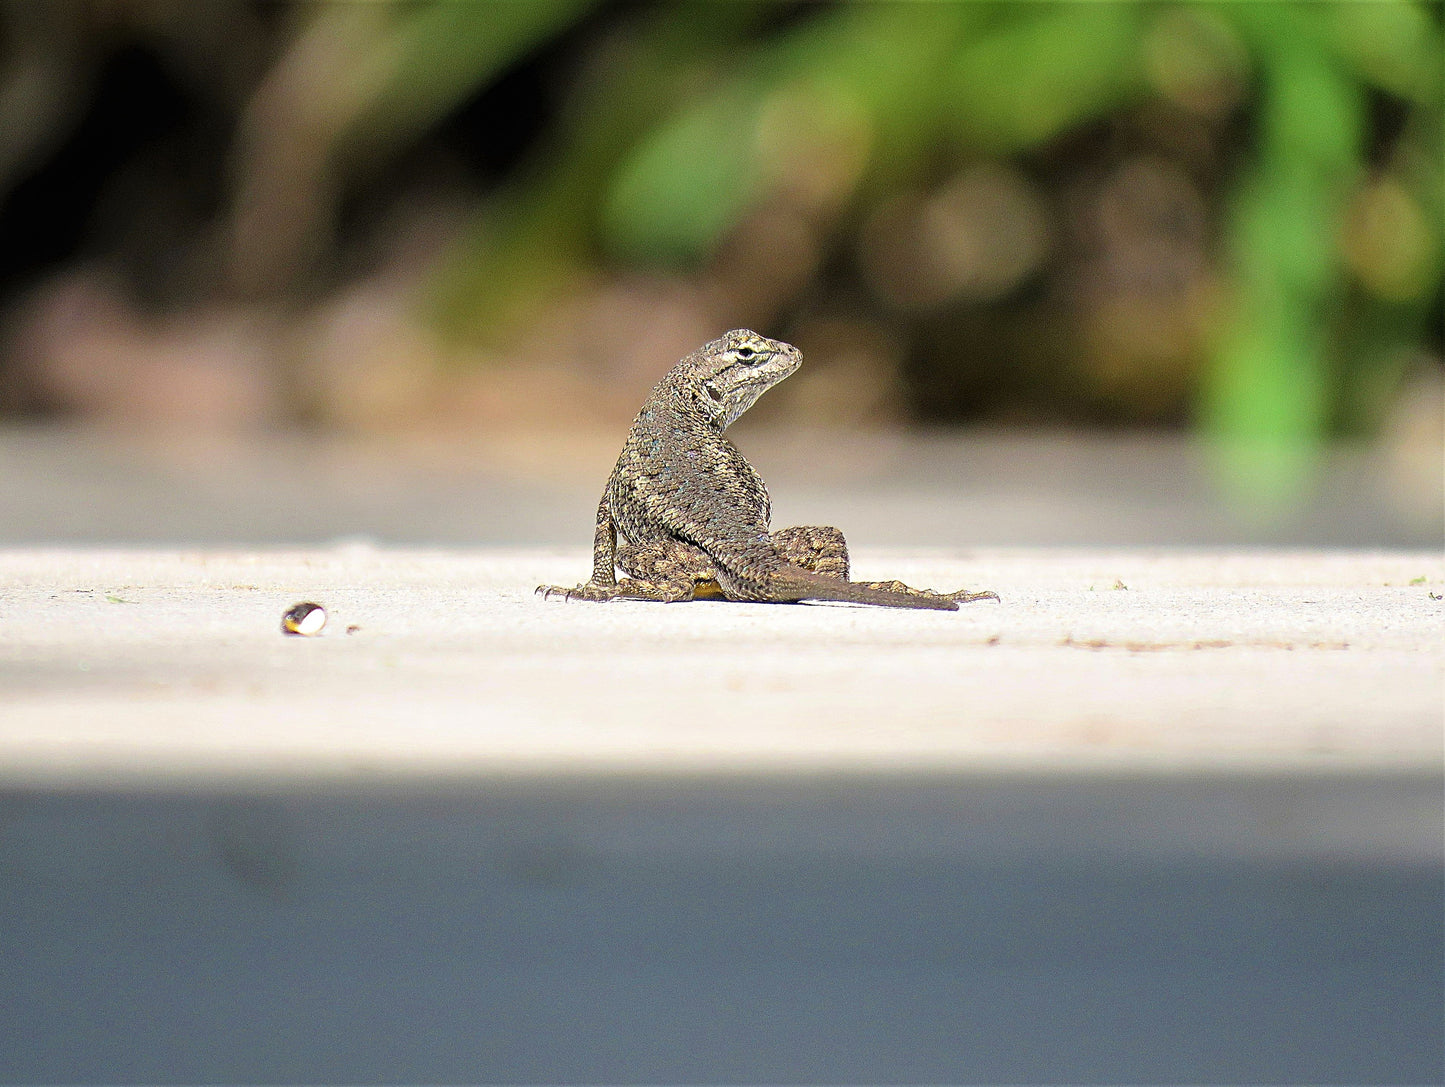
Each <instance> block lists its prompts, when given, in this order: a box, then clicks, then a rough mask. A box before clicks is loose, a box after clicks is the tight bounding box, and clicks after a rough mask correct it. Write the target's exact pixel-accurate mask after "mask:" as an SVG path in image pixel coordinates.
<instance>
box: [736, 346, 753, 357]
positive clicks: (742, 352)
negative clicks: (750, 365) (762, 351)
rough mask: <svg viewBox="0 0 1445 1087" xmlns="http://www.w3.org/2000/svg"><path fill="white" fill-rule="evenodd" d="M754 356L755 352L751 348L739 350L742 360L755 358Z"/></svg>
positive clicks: (738, 353)
mask: <svg viewBox="0 0 1445 1087" xmlns="http://www.w3.org/2000/svg"><path fill="white" fill-rule="evenodd" d="M753 354H754V352H753V349H752V348H751V347H739V348H738V350H737V356H738V358H740V359H750V358H752V357H753Z"/></svg>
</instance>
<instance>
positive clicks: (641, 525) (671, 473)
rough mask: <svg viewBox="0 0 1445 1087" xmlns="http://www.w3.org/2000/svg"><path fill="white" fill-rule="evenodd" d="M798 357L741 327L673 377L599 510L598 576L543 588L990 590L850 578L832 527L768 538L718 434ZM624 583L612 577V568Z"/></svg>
mask: <svg viewBox="0 0 1445 1087" xmlns="http://www.w3.org/2000/svg"><path fill="white" fill-rule="evenodd" d="M802 361H803V355H802V352H801V351H799V350H798V349H797V348H796V347H794V346H793V345H792V344H787V343H782V342H780V341H778V340H770V339H768V338H767V337H766V336H759V335H758V334H757V333H756V332H750V331H749V330H747V329H736V330H734V331H732V332H729V333H728V334H727V335H725V336H722V337H721V338H719V339H716V340H713V341H712V342H711V343H707V344H704V345H703V346H702V347H700V348H698V349H697V350H696V351H694V352H693V353H692V354H690V355H688V356H686V357H685V358H683V359H682V361H680V362H679V363H678V364H677V365H676V366H674V367H673V368H672V370H670V371H669V372H668V374H667V376H666V377H664V378H663V379H662V380H661V381H659V382H658V383H657V385H656V387H654V388H653V390H652V393H651V395H649V396H648V398H647V401H646V403H644V404H643V405H642V410H641V411H640V412H638V414H637V418H636V419H635V420H634V421H633V423H632V429H631V430H630V431H629V432H628V435H627V442H626V444H625V445H624V446H623V447H622V455H621V456H620V457H618V458H617V466H616V467H615V468H613V469H612V475H611V476H609V477H608V479H607V487H606V489H605V490H604V491H603V492H602V501H601V502H600V503H598V506H597V535H596V539H595V541H594V543H593V546H592V577H591V578H590V579H589V580H588V581H587V582H585V583H584V584H582V585H578V586H576V587H575V588H571V589H568V588H564V587H561V586H556V585H539V586H537V591H538V592H539V593H541V594H542V595H543V596H544V597H548V596H551V595H553V594H554V593H556V594H560V595H562V596H564V597H566V598H567V599H569V600H621V599H625V600H660V601H669V602H671V601H678V600H696V599H702V598H707V597H714V598H715V597H719V596H720V597H723V598H725V599H728V600H745V601H753V602H758V603H769V604H785V603H797V602H798V601H800V600H841V601H849V602H852V603H855V604H877V605H880V606H883V607H894V608H936V609H940V610H945V611H954V610H957V608H958V605H959V604H960V603H967V602H969V601H972V600H997V599H998V596H997V594H995V593H992V592H968V591H967V590H963V589H960V590H958V591H957V592H953V593H935V592H933V591H932V590H930V589H914V588H910V587H909V586H907V585H905V584H903V583H902V582H901V581H849V580H848V545H847V543H846V542H845V540H844V539H843V533H841V532H840V531H838V529H836V528H832V527H829V526H815V527H805V528H785V529H781V530H780V531H777V532H770V531H769V530H768V519H769V516H770V513H771V508H770V500H769V498H768V489H767V486H766V485H765V484H764V483H763V479H762V476H760V475H758V472H757V470H756V469H755V468H754V467H753V466H752V465H751V464H749V463H748V462H747V460H746V459H745V458H744V457H743V455H742V454H741V453H740V452H738V449H737V447H736V446H735V445H733V443H732V442H731V441H729V440H728V438H727V436H726V435H724V434H723V431H724V430H725V429H726V428H727V427H728V426H729V425H730V424H731V423H733V422H734V421H736V419H737V418H738V416H740V415H742V413H743V412H745V411H747V410H748V408H750V407H752V405H753V403H754V402H755V401H756V400H757V399H758V397H759V396H761V395H762V394H763V393H764V392H766V391H767V390H768V389H770V388H772V387H773V386H774V385H776V384H777V383H778V382H780V381H782V380H783V379H784V378H785V377H787V376H788V375H789V374H791V373H793V372H794V371H795V370H797V369H798V367H799V366H800V365H801V364H802ZM618 567H621V568H622V570H623V572H624V573H625V574H626V575H627V576H626V577H625V578H623V579H622V580H621V581H619V580H618V579H617V568H618Z"/></svg>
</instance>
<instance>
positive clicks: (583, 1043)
mask: <svg viewBox="0 0 1445 1087" xmlns="http://www.w3.org/2000/svg"><path fill="white" fill-rule="evenodd" d="M740 444H743V445H744V448H745V449H746V450H747V451H748V453H749V454H750V456H751V457H752V459H754V461H755V463H757V464H758V467H759V468H760V470H761V471H762V472H763V474H764V475H765V477H766V478H768V480H769V482H770V484H771V485H772V488H773V491H774V498H775V503H776V523H778V524H787V523H798V522H808V521H813V522H816V521H826V522H828V523H833V524H838V525H840V526H841V527H843V528H844V530H845V532H847V533H848V535H849V537H850V539H851V540H853V541H854V543H855V548H856V554H855V570H856V573H857V574H858V575H859V576H862V577H890V576H898V577H902V578H904V579H905V580H908V581H911V582H913V583H915V584H925V585H932V586H935V587H949V588H952V587H956V586H958V585H968V586H970V587H988V588H993V589H996V590H997V591H998V592H999V593H1000V595H1001V596H1002V598H1003V602H1002V604H999V605H995V604H991V603H983V604H975V605H970V606H967V607H966V608H965V609H964V610H962V611H961V612H959V613H957V614H949V613H916V614H915V613H908V612H897V611H891V610H884V609H870V608H853V607H840V606H803V607H768V606H759V605H729V604H721V603H699V604H694V605H688V606H670V607H669V606H657V605H646V604H615V605H609V606H606V607H598V606H590V605H583V604H568V603H563V602H561V601H556V600H553V601H545V602H544V601H542V600H540V599H538V598H536V597H534V596H533V595H532V592H531V590H532V587H533V586H534V585H535V584H537V583H538V582H543V581H546V582H558V583H563V584H570V583H573V582H575V581H577V580H579V579H581V578H582V577H583V576H584V575H585V573H586V571H587V568H588V562H589V556H588V547H589V544H590V533H591V515H592V508H593V505H594V503H595V501H596V497H597V490H598V487H599V485H600V481H601V478H602V475H603V474H605V472H606V470H607V468H608V467H609V465H610V461H611V458H612V457H613V456H615V453H616V449H615V436H613V437H612V438H611V439H610V440H609V441H603V440H601V439H598V440H597V441H595V442H594V441H593V440H592V439H591V438H590V437H588V436H586V435H577V436H574V437H573V438H572V439H571V440H570V443H568V442H562V443H551V442H545V443H543V442H538V443H537V444H535V445H532V446H528V445H527V444H526V443H525V442H518V443H514V444H512V445H505V444H503V445H492V446H489V447H487V448H486V449H483V450H480V451H478V452H477V453H476V455H475V457H474V458H469V457H467V456H462V455H460V454H458V453H457V451H456V450H454V449H452V450H442V449H428V448H424V447H419V446H415V445H413V446H408V447H405V448H401V447H398V448H397V449H394V450H388V451H385V452H378V451H377V450H376V447H375V446H372V447H369V448H349V447H347V446H345V445H341V444H336V443H323V444H317V443H307V442H300V441H296V440H277V441H276V442H270V443H266V445H265V446H264V447H262V446H250V447H245V446H231V445H227V444H225V443H222V442H219V441H218V442H214V443H206V442H193V443H191V444H189V445H179V446H178V445H175V444H174V443H173V444H171V445H170V446H169V447H168V448H166V449H164V450H163V449H162V446H161V444H160V443H156V444H155V445H148V444H147V443H146V442H144V441H141V440H138V439H122V438H119V437H116V436H111V437H108V438H101V437H95V436H92V437H90V438H88V439H84V440H80V441H78V440H76V439H75V438H74V437H73V436H65V435H57V434H53V433H48V432H44V431H39V432H24V431H11V432H8V433H5V434H4V435H0V509H3V510H4V511H5V512H4V517H3V519H0V774H3V777H4V779H5V780H4V787H3V792H0V870H3V872H4V878H3V879H0V929H3V931H4V932H5V940H4V941H3V942H0V1007H4V1008H5V1009H6V1014H5V1015H4V1016H3V1017H0V1078H3V1079H5V1080H6V1081H12V1082H15V1081H26V1082H61V1081H64V1082H72V1083H75V1082H97V1081H107V1082H175V1081H192V1082H195V1081H206V1082H240V1081H251V1082H297V1081H303V1080H304V1081H321V1080H334V1081H345V1082H357V1083H362V1082H396V1081H416V1082H437V1081H442V1080H445V1081H452V1082H482V1081H509V1082H578V1081H590V1082H657V1081H664V1080H666V1081H676V1082H705V1081H711V1082H742V1081H748V1082H760V1081H774V1082H818V1081H831V1082H857V1081H872V1082H883V1081H888V1082H923V1081H927V1082H959V1081H993V1082H1059V1081H1071V1082H1098V1083H1104V1082H1145V1081H1149V1082H1235V1083H1245V1082H1249V1083H1257V1082H1276V1083H1305V1082H1310V1083H1345V1082H1351V1083H1426V1082H1440V1081H1441V1079H1442V1076H1445V1041H1442V1028H1441V1023H1442V1021H1445V992H1442V970H1441V963H1442V961H1445V941H1442V933H1445V901H1442V889H1445V857H1442V851H1445V846H1442V830H1445V800H1442V794H1445V787H1442V727H1445V720H1442V717H1445V636H1442V635H1445V601H1442V600H1439V599H1437V598H1438V597H1445V554H1442V548H1441V539H1440V524H1439V520H1438V517H1437V515H1436V514H1435V513H1434V509H1433V507H1432V505H1431V503H1432V502H1435V501H1436V497H1435V496H1438V494H1439V490H1440V488H1439V485H1438V477H1437V479H1436V481H1435V484H1434V488H1435V489H1434V491H1433V493H1432V492H1430V491H1429V490H1428V487H1429V485H1430V483H1429V480H1426V482H1425V487H1426V490H1425V491H1424V492H1423V493H1425V495H1426V496H1427V497H1426V499H1425V500H1424V501H1416V502H1414V503H1413V504H1412V501H1411V500H1410V497H1409V496H1410V493H1411V491H1412V488H1411V487H1409V486H1404V487H1401V486H1400V485H1399V478H1398V476H1392V475H1390V474H1389V473H1388V472H1384V471H1382V470H1381V468H1380V465H1379V464H1378V463H1377V462H1376V461H1374V460H1372V459H1371V458H1369V457H1366V456H1363V455H1349V454H1341V455H1340V456H1339V457H1337V458H1335V459H1333V460H1332V461H1330V462H1329V463H1327V464H1326V465H1325V467H1324V469H1323V471H1322V474H1321V477H1320V484H1319V487H1318V488H1317V490H1316V491H1315V492H1314V493H1313V495H1312V496H1311V497H1308V498H1307V499H1306V500H1305V501H1303V502H1302V503H1301V504H1300V506H1299V507H1297V508H1293V509H1282V510H1277V511H1275V516H1274V517H1273V519H1271V520H1264V519H1261V518H1260V517H1259V516H1258V515H1254V516H1246V515H1243V514H1239V513H1236V512H1232V510H1231V507H1229V506H1228V505H1227V504H1226V503H1225V502H1224V501H1223V500H1222V499H1221V498H1220V497H1219V496H1218V495H1217V493H1216V492H1214V491H1213V489H1212V487H1211V485H1210V484H1209V475H1208V471H1207V465H1204V464H1203V463H1202V462H1201V461H1200V460H1199V458H1198V457H1197V456H1196V455H1195V454H1194V453H1192V452H1191V451H1190V450H1189V449H1188V448H1186V447H1183V446H1180V445H1178V444H1173V443H1170V442H1167V441H1158V442H1133V441H1118V442H1107V441H1094V442H1078V441H1070V440H1066V439H1062V438H1061V439H1058V440H1056V441H1053V442H1052V443H1051V442H1049V441H1043V442H1023V441H1018V442H1014V443H1012V444H1011V443H1010V441H1009V440H1008V439H1007V438H987V439H985V438H949V437H945V436H935V437H933V438H926V437H925V438H918V439H914V438H892V437H883V436H873V437H869V438H860V439H857V440H855V441H852V442H847V443H838V442H834V443H832V444H829V443H828V442H819V441H812V442H802V443H800V444H799V443H796V442H795V439H791V438H789V439H784V438H774V437H770V436H768V435H763V434H757V435H753V436H752V437H750V438H748V439H746V440H744V439H742V438H740ZM543 449H545V450H550V452H549V453H545V454H543V453H540V452H539V450H543ZM480 464H486V465H488V467H487V468H486V469H481V468H478V467H477V465H480ZM1392 480H1394V482H1391V481H1392ZM1402 496H1403V497H1402ZM1417 497H1418V494H1417ZM1432 518H1433V520H1432ZM307 599H311V600H316V601H319V602H321V603H323V604H324V605H326V606H327V608H328V609H329V610H330V616H331V618H330V622H329V624H328V626H327V627H326V629H325V631H324V632H323V634H322V636H320V637H318V638H314V639H303V638H287V637H283V636H282V634H281V633H280V630H279V623H280V617H281V613H282V612H283V611H284V610H285V609H286V608H287V607H288V606H289V605H291V604H293V603H296V602H297V601H300V600H307ZM353 628H354V629H353Z"/></svg>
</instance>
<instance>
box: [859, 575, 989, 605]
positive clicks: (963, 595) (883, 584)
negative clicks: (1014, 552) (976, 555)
mask: <svg viewBox="0 0 1445 1087" xmlns="http://www.w3.org/2000/svg"><path fill="white" fill-rule="evenodd" d="M861 584H864V585H867V586H868V587H869V588H870V589H885V590H887V591H888V592H890V593H906V594H907V595H908V596H937V597H942V598H943V599H944V600H952V601H953V602H954V603H955V604H971V603H973V602H974V601H975V600H997V599H998V593H996V592H994V591H992V590H991V589H985V590H984V591H983V592H981V593H971V592H969V591H968V590H967V589H959V590H958V591H957V592H952V593H938V592H934V591H933V590H932V589H915V588H914V587H913V586H912V585H905V584H904V583H903V582H901V581H898V580H893V581H866V582H862V583H861Z"/></svg>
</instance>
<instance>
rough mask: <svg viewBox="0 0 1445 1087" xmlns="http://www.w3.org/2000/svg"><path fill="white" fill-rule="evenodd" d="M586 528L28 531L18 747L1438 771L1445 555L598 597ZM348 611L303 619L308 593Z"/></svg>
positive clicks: (1161, 563) (884, 557)
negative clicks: (572, 591) (455, 533)
mask: <svg viewBox="0 0 1445 1087" xmlns="http://www.w3.org/2000/svg"><path fill="white" fill-rule="evenodd" d="M587 568H588V557H587V555H586V554H585V553H584V552H583V551H581V550H580V549H567V550H563V551H555V552H553V551H541V550H531V551H512V552H497V551H486V550H479V551H473V552H433V551H415V550H410V551H402V550H382V549H375V548H370V547H365V546H348V547H341V548H334V549H316V550H309V551H299V552H171V551H155V550H140V551H115V550H110V551H87V550H11V551H5V552H0V774H3V775H4V776H6V777H8V778H10V779H12V780H35V779H45V780H52V781H57V782H65V781H75V782H90V781H110V780H124V779H126V778H136V777H139V778H142V779H144V778H147V777H158V778H172V779H174V778H177V777H179V778H182V779H195V778H197V777H198V776H199V777H216V778H227V777H239V778H256V777H258V776H259V777H266V776H268V775H282V776H296V775H300V776H303V777H304V776H310V775H316V774H320V775H326V776H336V777H341V778H347V777H356V776H358V775H360V776H367V775H374V774H377V773H383V774H384V773H388V772H396V773H401V774H411V773H427V774H442V775H447V774H458V773H461V774H465V773H470V772H474V771H486V772H492V771H517V772H530V771H533V770H538V769H548V768H555V769H565V770H575V769H588V768H597V769H610V770H621V771H646V770H658V771H673V770H697V769H758V768H798V767H803V768H808V767H814V768H817V767H822V768H854V769H857V768H868V769H879V768H885V767H904V768H906V767H914V768H939V767H950V768H955V769H977V768H981V767H1012V768H1044V767H1052V768H1057V769H1086V768H1090V767H1097V768H1109V767H1125V768H1155V769H1159V768H1170V767H1182V768H1200V767H1221V766H1236V767H1238V766H1244V767H1267V768H1280V767H1298V768H1339V767H1375V768H1391V767H1394V768H1400V767H1408V768H1420V767H1438V766H1439V764H1440V760H1441V751H1442V706H1445V601H1441V600H1439V599H1437V598H1438V597H1440V596H1442V595H1445V560H1442V558H1441V557H1440V556H1439V555H1432V554H1428V553H1423V552H1421V553H1409V552H1406V553H1399V552H1396V553H1353V552H1294V553H1291V552H1269V551H1255V552H1241V551H1221V552H1216V553H1211V552H1203V551H1193V552H1173V551H1167V550H1158V551H1143V550H1095V551H1057V550H999V551H979V552H977V553H974V554H969V555H963V554H957V553H954V554H949V553H932V554H925V553H918V552H885V551H866V550H865V551H864V552H862V553H860V554H859V555H858V556H857V558H856V562H855V573H856V574H857V576H860V577H883V576H899V577H902V578H904V579H905V580H907V581H909V582H911V583H913V584H920V585H928V586H934V587H940V588H941V587H949V588H952V587H956V586H959V585H967V586H969V587H988V588H992V589H995V590H996V591H998V592H999V593H1000V594H1001V595H1002V597H1003V602H1002V603H1001V604H994V603H992V602H983V603H976V604H971V605H967V606H965V607H964V608H963V609H962V610H961V611H959V612H957V613H933V612H908V611H896V610H891V609H877V608H864V607H850V606H833V605H821V606H812V605H803V606H769V605H739V604H729V603H721V602H698V603H693V604H685V605H657V604H646V603H614V604H609V605H594V604H585V603H578V602H566V601H562V600H557V599H553V600H550V601H544V600H542V599H540V598H538V597H535V596H534V595H533V593H532V589H533V587H534V586H535V585H536V584H537V583H539V582H555V583H574V582H575V581H577V580H579V579H580V578H581V576H582V575H583V574H584V572H585V571H586V569H587ZM304 600H314V601H317V602H319V603H321V604H323V605H324V606H325V607H327V608H328V609H329V614H330V622H329V624H328V626H327V627H326V628H325V630H324V632H323V633H322V635H321V636H320V637H316V638H296V637H285V636H283V635H282V634H281V631H280V622H281V616H282V613H283V612H284V611H285V610H286V609H287V608H288V607H289V606H290V605H292V604H294V603H296V602H298V601H304Z"/></svg>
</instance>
